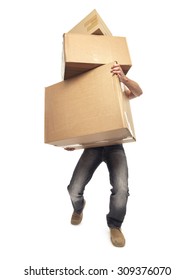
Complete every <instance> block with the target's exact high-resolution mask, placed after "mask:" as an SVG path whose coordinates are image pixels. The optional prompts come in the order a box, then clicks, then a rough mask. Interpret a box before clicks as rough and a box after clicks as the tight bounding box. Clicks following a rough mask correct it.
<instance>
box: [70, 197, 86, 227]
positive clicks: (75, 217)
mask: <svg viewBox="0 0 195 280" xmlns="http://www.w3.org/2000/svg"><path fill="white" fill-rule="evenodd" d="M85 203H86V202H85V201H84V206H83V209H84V207H85ZM82 219H83V210H82V212H81V213H77V212H76V211H74V212H73V213H72V217H71V224H72V225H79V224H80V223H81V221H82Z"/></svg>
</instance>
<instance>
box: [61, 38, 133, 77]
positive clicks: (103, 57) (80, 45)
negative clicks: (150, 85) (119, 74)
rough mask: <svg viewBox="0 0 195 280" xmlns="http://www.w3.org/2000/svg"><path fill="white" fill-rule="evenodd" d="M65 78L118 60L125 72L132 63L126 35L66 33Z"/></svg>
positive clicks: (64, 41)
mask: <svg viewBox="0 0 195 280" xmlns="http://www.w3.org/2000/svg"><path fill="white" fill-rule="evenodd" d="M63 43H64V79H68V78H70V77H73V76H76V75H78V74H81V73H83V72H86V71H88V70H91V69H94V68H96V67H97V66H100V65H103V64H107V63H110V62H112V61H117V62H118V63H119V64H120V65H121V67H122V69H123V71H124V73H125V74H126V73H127V72H128V70H129V69H130V67H131V65H132V63H131V58H130V54H129V49H128V45H127V41H126V38H125V37H119V36H99V35H85V34H74V33H73V34H72V33H65V34H64V35H63Z"/></svg>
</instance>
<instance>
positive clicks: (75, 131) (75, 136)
mask: <svg viewBox="0 0 195 280" xmlns="http://www.w3.org/2000/svg"><path fill="white" fill-rule="evenodd" d="M113 63H114V62H113ZM113 63H110V64H106V65H103V66H100V67H97V68H96V69H93V70H91V71H88V72H86V73H84V74H81V75H79V76H77V77H74V78H71V79H68V80H65V81H62V82H59V83H57V84H54V85H51V86H49V87H46V88H45V143H47V144H51V145H56V146H60V147H75V148H87V147H98V146H106V145H111V144H114V143H125V142H131V141H135V132H134V126H133V120H132V115H131V110H130V104H129V99H128V98H127V97H126V96H125V94H124V93H123V91H122V87H121V84H120V82H119V79H118V77H117V76H116V75H112V74H111V73H110V68H111V66H112V65H113Z"/></svg>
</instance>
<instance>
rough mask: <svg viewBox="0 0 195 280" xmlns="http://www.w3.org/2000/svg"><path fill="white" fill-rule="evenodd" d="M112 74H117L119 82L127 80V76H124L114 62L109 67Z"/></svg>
mask: <svg viewBox="0 0 195 280" xmlns="http://www.w3.org/2000/svg"><path fill="white" fill-rule="evenodd" d="M110 72H111V73H112V74H114V75H117V76H118V77H119V80H120V82H122V83H124V84H125V82H127V77H126V76H125V74H124V72H123V69H122V68H121V66H120V65H119V64H118V63H116V64H114V65H113V66H112V67H111V71H110Z"/></svg>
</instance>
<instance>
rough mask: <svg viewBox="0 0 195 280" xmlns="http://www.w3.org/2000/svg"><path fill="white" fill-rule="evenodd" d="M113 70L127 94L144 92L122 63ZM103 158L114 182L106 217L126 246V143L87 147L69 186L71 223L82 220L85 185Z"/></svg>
mask: <svg viewBox="0 0 195 280" xmlns="http://www.w3.org/2000/svg"><path fill="white" fill-rule="evenodd" d="M111 73H112V74H113V75H117V76H118V78H119V80H120V82H122V83H123V84H124V85H125V86H126V87H125V95H126V96H127V97H128V98H129V99H132V98H135V97H138V96H140V95H141V94H142V90H141V88H140V86H139V85H138V84H137V83H136V82H135V81H133V80H131V79H129V78H128V77H127V76H126V75H125V74H124V72H123V70H122V68H121V66H120V65H119V64H117V63H116V64H114V65H113V66H112V67H111ZM66 150H68V151H71V150H74V149H72V148H66ZM103 161H104V162H105V163H106V164H107V167H108V171H109V174H110V184H111V185H112V190H111V195H110V204H109V213H108V214H107V216H106V219H107V225H108V227H109V228H110V237H111V242H112V244H113V245H114V246H116V247H123V246H124V245H125V237H124V235H123V233H122V231H121V226H122V223H123V220H124V217H125V214H126V205H127V200H128V196H129V189H128V166H127V160H126V155H125V151H124V148H123V146H122V145H112V146H106V147H97V148H87V149H85V150H84V151H83V153H82V155H81V157H80V159H79V161H78V163H77V165H76V168H75V170H74V172H73V175H72V179H71V181H70V184H69V186H68V192H69V195H70V198H71V201H72V205H73V209H74V211H73V214H72V217H71V224H73V225H78V224H80V223H81V221H82V218H83V209H84V206H85V200H84V196H83V194H84V190H85V186H86V185H87V183H88V182H89V181H90V179H91V178H92V175H93V173H94V171H95V170H96V168H97V167H98V166H99V165H100V163H102V162H103Z"/></svg>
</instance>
